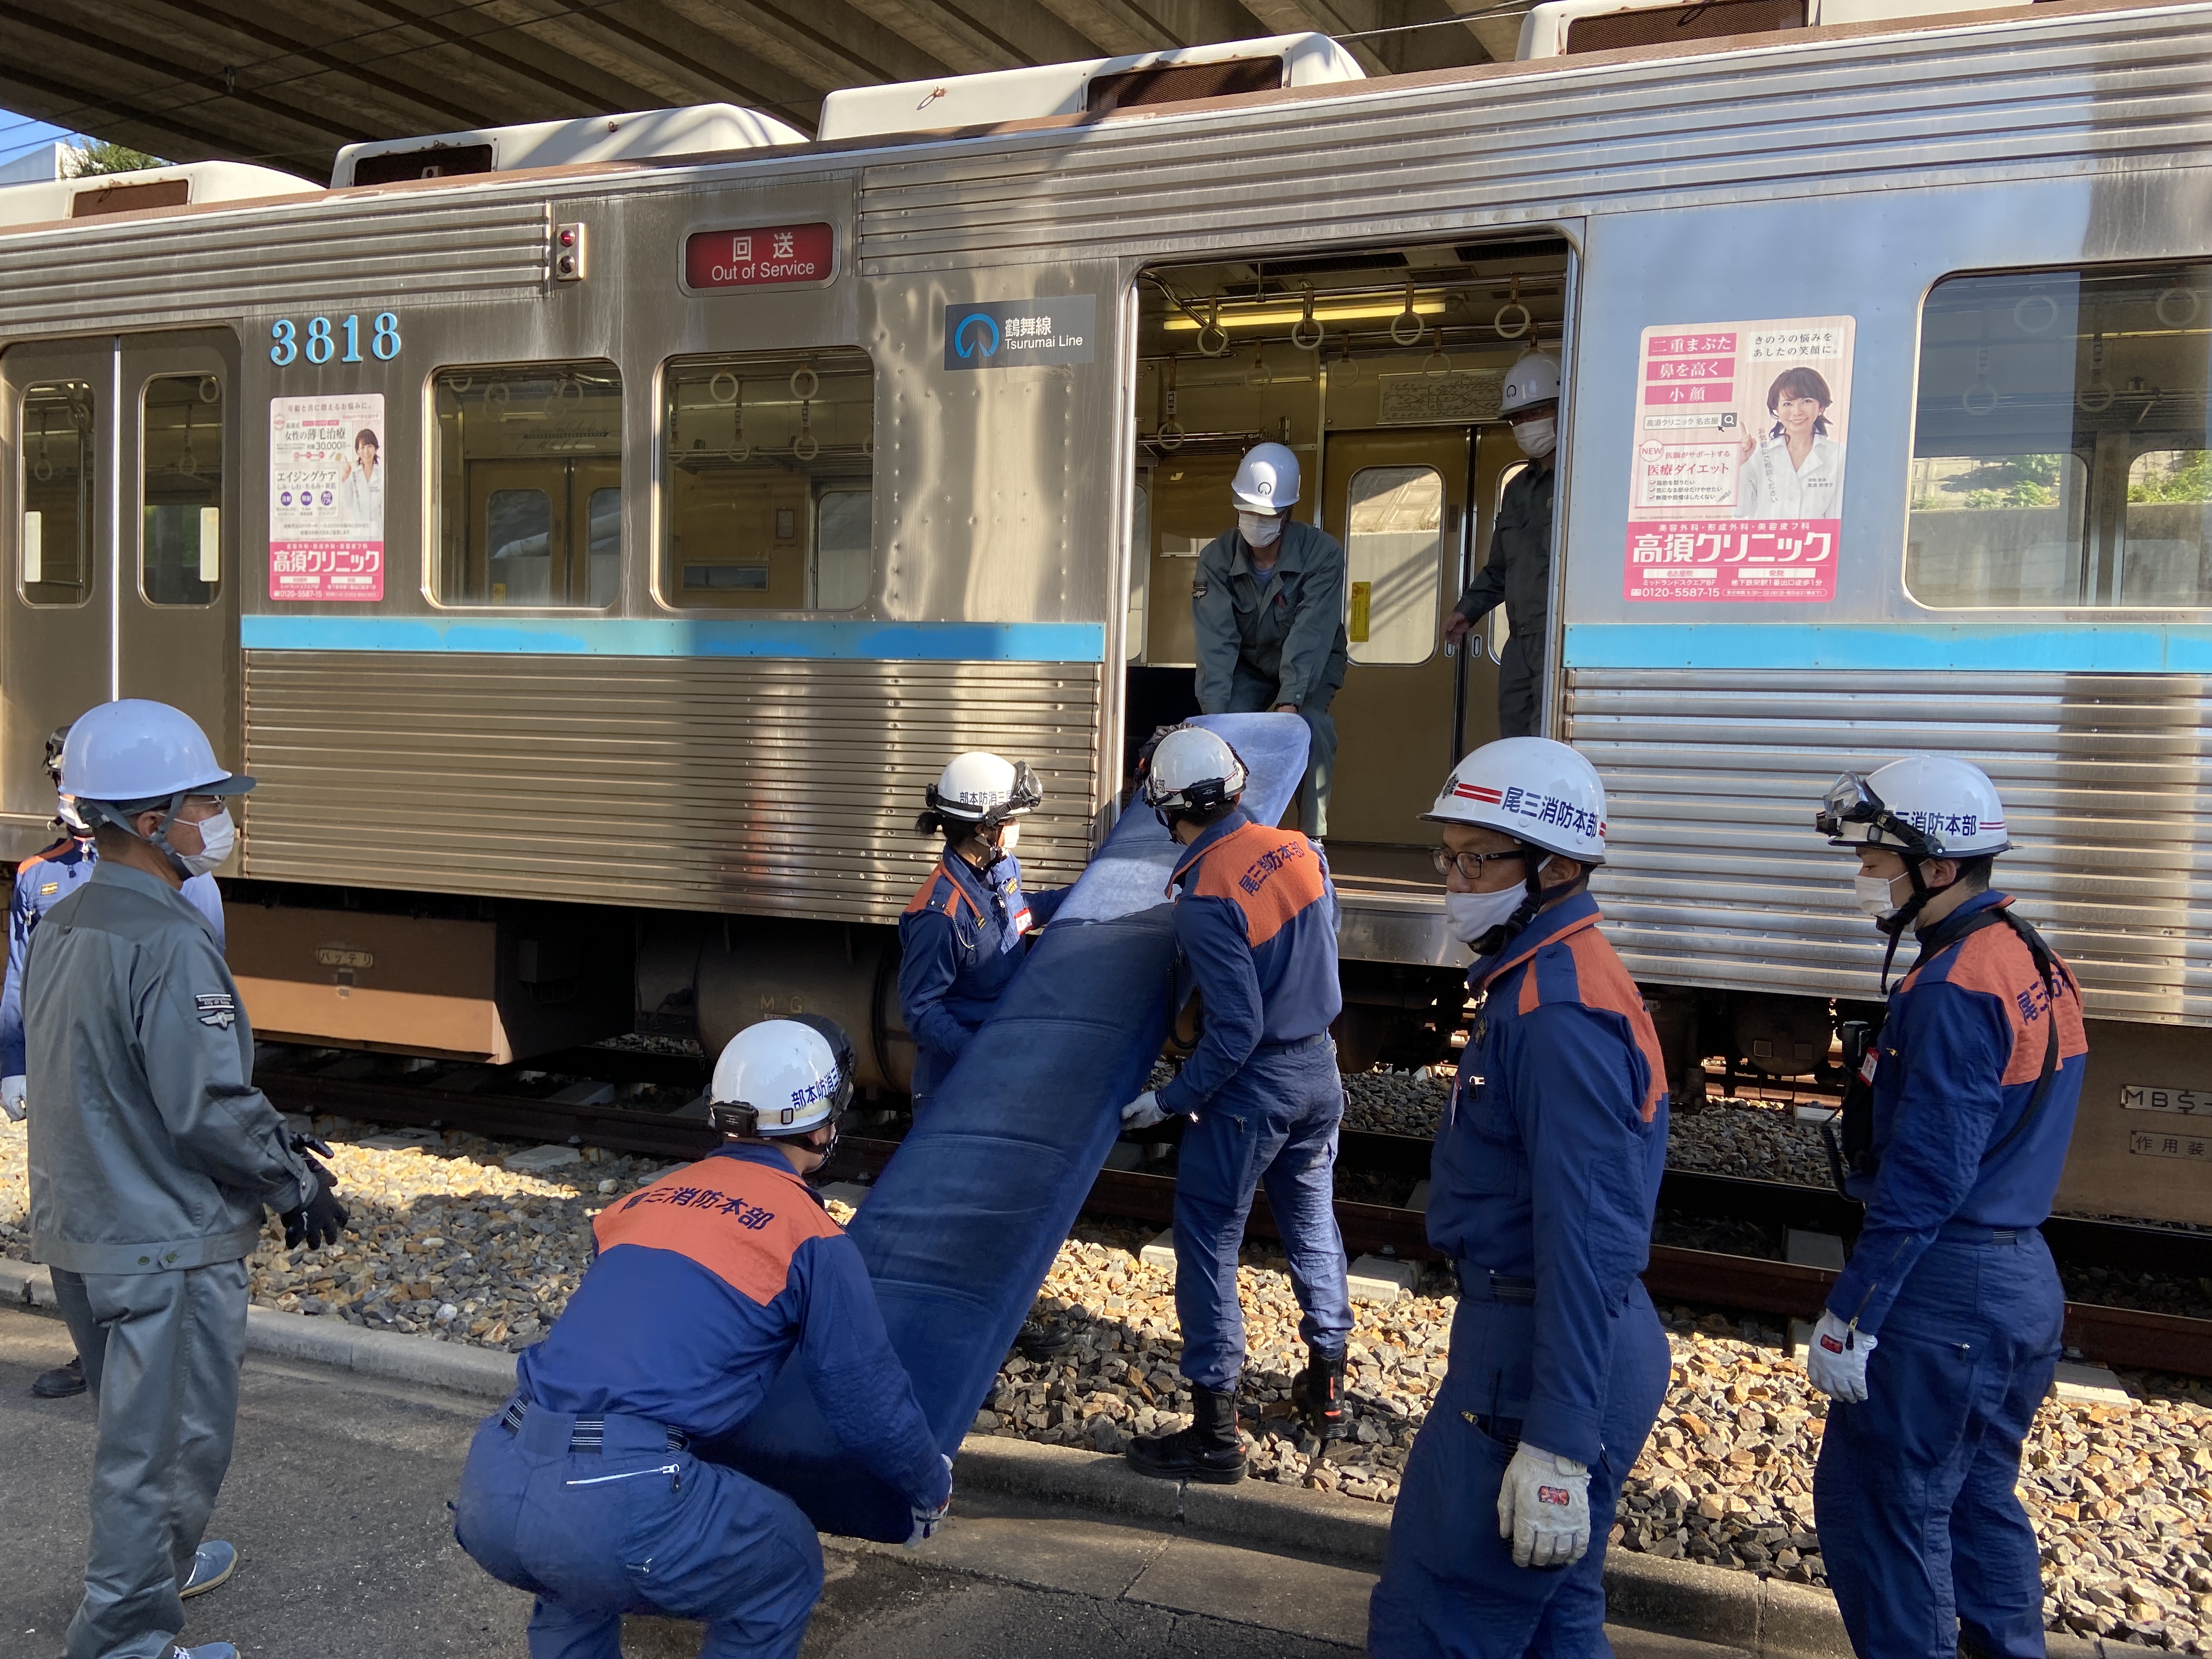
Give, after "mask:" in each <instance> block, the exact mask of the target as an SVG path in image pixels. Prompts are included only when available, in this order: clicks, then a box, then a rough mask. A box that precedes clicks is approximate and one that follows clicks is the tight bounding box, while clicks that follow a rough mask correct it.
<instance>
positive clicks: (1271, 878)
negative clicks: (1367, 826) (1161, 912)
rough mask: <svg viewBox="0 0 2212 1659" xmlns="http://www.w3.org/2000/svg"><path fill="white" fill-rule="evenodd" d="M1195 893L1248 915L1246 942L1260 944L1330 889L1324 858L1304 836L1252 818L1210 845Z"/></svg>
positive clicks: (1245, 915) (1252, 944)
mask: <svg viewBox="0 0 2212 1659" xmlns="http://www.w3.org/2000/svg"><path fill="white" fill-rule="evenodd" d="M1190 890H1191V893H1192V896H1194V897H1202V898H1225V899H1227V900H1228V901H1229V902H1231V903H1232V904H1234V905H1235V906H1236V907H1237V909H1238V910H1239V911H1240V912H1241V913H1242V914H1243V917H1244V939H1245V942H1246V943H1247V944H1249V945H1251V946H1252V947H1253V948H1254V949H1255V950H1256V949H1258V948H1259V947H1260V946H1261V945H1265V944H1266V943H1267V941H1268V940H1269V939H1273V938H1274V936H1275V935H1276V934H1278V933H1281V932H1282V931H1283V929H1284V928H1285V927H1288V926H1289V925H1290V923H1291V918H1292V917H1294V916H1297V915H1299V914H1300V913H1301V912H1302V911H1304V910H1307V909H1310V908H1312V907H1313V906H1314V905H1316V904H1318V903H1319V902H1321V901H1322V897H1323V896H1325V894H1326V893H1327V890H1328V889H1327V885H1326V878H1324V877H1323V876H1322V869H1321V860H1320V859H1318V858H1317V857H1316V856H1315V854H1314V849H1313V846H1312V844H1311V843H1310V842H1308V841H1307V840H1306V838H1305V837H1304V836H1301V835H1297V834H1289V835H1285V833H1284V832H1283V831H1282V830H1280V829H1269V828H1267V827H1266V826H1265V825H1262V824H1257V823H1248V824H1246V825H1245V826H1244V827H1243V829H1239V830H1237V832H1236V833H1235V834H1234V835H1229V836H1223V837H1222V838H1221V839H1220V840H1219V841H1218V842H1214V844H1213V845H1212V846H1211V847H1209V848H1206V854H1205V861H1204V862H1203V863H1202V864H1201V865H1200V866H1199V872H1198V879H1197V881H1195V882H1194V883H1193V884H1192V885H1191V889H1190Z"/></svg>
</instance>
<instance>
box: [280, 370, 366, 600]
mask: <svg viewBox="0 0 2212 1659" xmlns="http://www.w3.org/2000/svg"><path fill="white" fill-rule="evenodd" d="M269 597H270V599H354V600H360V601H363V602H367V601H371V600H375V599H382V598H383V597H384V396H383V394H382V393H381V392H356V393H351V394H349V395H348V396H345V397H340V398H270V400H269Z"/></svg>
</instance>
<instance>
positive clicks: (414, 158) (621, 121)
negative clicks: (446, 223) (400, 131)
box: [331, 104, 806, 190]
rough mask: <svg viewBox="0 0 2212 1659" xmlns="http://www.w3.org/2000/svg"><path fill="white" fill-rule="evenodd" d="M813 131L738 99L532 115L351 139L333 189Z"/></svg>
mask: <svg viewBox="0 0 2212 1659" xmlns="http://www.w3.org/2000/svg"><path fill="white" fill-rule="evenodd" d="M805 142H806V135H805V133H803V132H801V131H799V129H798V128H796V127H793V126H789V125H786V124H785V123H783V122H781V121H779V120H776V119H775V118H774V117H772V116H767V115H763V114H761V113H760V112H758V111H757V110H750V109H740V108H738V106H737V105H735V104H693V105H690V106H688V107H686V108H683V109H648V110H638V111H635V112H632V113H630V114H627V115H592V116H586V118H583V119H581V120H577V121H532V122H528V123H526V124H525V125H521V126H513V127H479V128H477V129H476V130H475V131H471V132H441V133H436V134H434V135H432V136H430V137H422V138H388V139H384V140H380V142H378V143H373V144H348V145H347V146H346V147H345V148H344V149H342V150H340V151H339V152H338V159H337V166H336V167H333V168H332V169H331V188H332V189H336V190H342V189H343V188H344V187H345V186H347V185H389V184H398V183H403V182H405V181H408V180H411V179H443V178H449V177H451V176H453V174H455V173H513V172H514V171H516V170H517V169H519V168H522V167H574V166H576V165H578V164H580V163H584V162H591V161H650V160H652V159H653V158H654V157H657V156H663V155H713V154H714V153H716V152H718V151H723V150H733V149H771V148H773V147H775V146H776V145H779V144H803V143H805Z"/></svg>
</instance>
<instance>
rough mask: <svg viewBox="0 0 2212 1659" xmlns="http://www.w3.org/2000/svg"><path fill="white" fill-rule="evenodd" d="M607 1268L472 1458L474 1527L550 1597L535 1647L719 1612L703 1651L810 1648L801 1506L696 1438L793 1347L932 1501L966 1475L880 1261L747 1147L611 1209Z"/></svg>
mask: <svg viewBox="0 0 2212 1659" xmlns="http://www.w3.org/2000/svg"><path fill="white" fill-rule="evenodd" d="M592 1232H593V1235H594V1237H595V1241H596V1243H597V1245H598V1249H599V1255H598V1256H597V1259H596V1260H594V1261H593V1262H592V1267H591V1269H590V1271H589V1272H587V1273H586V1274H585V1275H584V1282H583V1283H582V1284H581V1285H578V1286H577V1288H576V1293H575V1294H574V1296H572V1297H569V1298H568V1308H567V1310H565V1311H564V1312H563V1313H562V1316H561V1317H560V1318H559V1320H558V1321H556V1322H555V1324H554V1327H553V1329H552V1331H551V1333H550V1334H549V1335H548V1336H547V1337H546V1339H545V1340H544V1341H543V1342H541V1343H539V1344H538V1346H536V1347H533V1348H531V1349H529V1350H528V1351H527V1352H525V1353H524V1354H523V1356H522V1358H521V1359H520V1361H518V1362H517V1364H516V1366H515V1370H516V1373H517V1380H518V1384H519V1386H518V1388H517V1390H516V1393H515V1395H514V1398H513V1401H509V1402H508V1405H507V1408H506V1410H504V1411H503V1412H501V1413H500V1414H499V1415H497V1416H495V1417H489V1418H487V1419H484V1422H483V1426H482V1427H481V1428H479V1429H478V1430H477V1436H476V1439H475V1441H474V1443H472V1444H471V1446H470V1448H469V1458H468V1466H467V1468H466V1469H465V1471H464V1472H463V1474H462V1476H461V1490H460V1495H459V1500H458V1501H457V1502H456V1504H455V1505H454V1535H455V1537H457V1538H458V1539H459V1541H460V1545H461V1547H462V1548H463V1549H465V1550H466V1551H467V1552H468V1553H469V1554H470V1555H471V1556H472V1557H473V1558H474V1559H476V1561H477V1565H480V1566H482V1567H483V1569H484V1571H487V1572H489V1573H490V1574H491V1575H492V1577H495V1578H497V1579H498V1580H500V1581H501V1583H507V1584H512V1585H513V1586H515V1587H516V1588H517V1589H525V1590H528V1591H530V1592H531V1593H532V1595H535V1596H536V1597H537V1598H538V1605H537V1607H536V1609H535V1611H534V1612H533V1613H532V1615H531V1620H530V1652H531V1656H532V1659H621V1652H622V1648H621V1639H620V1638H621V1634H622V1616H623V1613H652V1612H657V1613H664V1614H667V1615H671V1616H673V1617H676V1618H679V1619H697V1620H704V1621H705V1623H706V1626H707V1640H706V1645H705V1646H704V1647H702V1649H701V1650H700V1653H701V1659H737V1656H738V1655H741V1654H742V1655H745V1656H749V1659H750V1656H762V1659H770V1656H789V1655H792V1654H795V1653H797V1652H798V1651H799V1642H800V1640H801V1638H804V1637H805V1633H806V1621H807V1618H808V1616H809V1614H810V1613H812V1611H813V1608H814V1602H815V1600H816V1598H817V1596H818V1595H820V1594H821V1589H822V1550H821V1546H820V1544H819V1543H818V1541H817V1540H816V1537H815V1534H814V1528H812V1527H811V1525H810V1524H808V1522H807V1521H806V1518H805V1516H803V1515H801V1514H800V1513H799V1506H798V1505H797V1504H793V1502H792V1501H791V1499H790V1498H787V1497H785V1496H784V1495H783V1494H782V1493H781V1492H775V1491H773V1490H771V1489H770V1488H769V1487H767V1486H762V1485H760V1484H759V1483H758V1482H757V1481H755V1480H751V1479H750V1478H749V1477H747V1476H746V1475H744V1474H739V1473H738V1471H737V1470H735V1469H733V1468H726V1467H724V1466H722V1465H720V1464H715V1463H708V1462H702V1461H701V1460H699V1459H698V1458H696V1457H695V1456H693V1455H691V1453H690V1450H689V1449H688V1445H689V1443H690V1442H692V1441H702V1440H714V1439H716V1438H718V1437H722V1436H726V1435H728V1434H730V1433H732V1432H733V1431H735V1430H736V1429H738V1427H739V1426H740V1425H742V1424H743V1423H744V1421H745V1419H747V1418H749V1417H750V1416H751V1415H752V1413H753V1412H754V1411H755V1410H756V1409H757V1407H759V1405H760V1402H761V1400H762V1398H763V1395H766V1394H767V1392H768V1389H769V1384H770V1383H773V1382H774V1381H775V1376H776V1374H777V1373H778V1372H779V1371H781V1370H782V1369H783V1366H784V1364H785V1363H786V1361H787V1360H788V1359H790V1358H792V1357H793V1352H794V1351H796V1352H797V1355H798V1358H799V1360H800V1362H801V1363H803V1364H805V1367H806V1370H807V1376H808V1379H809V1381H810V1382H811V1383H812V1385H813V1390H814V1397H815V1399H816V1400H817V1401H818V1402H819V1403H820V1406H821V1407H822V1412H823V1416H824V1417H825V1418H827V1419H828V1420H829V1429H830V1431H831V1432H832V1433H834V1434H835V1435H836V1437H837V1439H838V1441H839V1442H840V1443H842V1445H844V1446H845V1447H847V1448H848V1449H850V1450H851V1451H852V1452H853V1453H854V1455H857V1456H858V1457H860V1458H861V1459H862V1460H863V1461H865V1462H866V1464H867V1466H868V1468H870V1470H871V1471H872V1473H874V1474H876V1475H877V1476H878V1477H879V1478H880V1479H881V1480H884V1481H885V1482H886V1483H888V1484H889V1485H890V1486H891V1487H893V1488H894V1489H895V1490H896V1491H899V1492H904V1493H905V1494H906V1495H907V1498H908V1501H909V1502H910V1503H911V1504H914V1505H915V1506H916V1507H917V1508H936V1507H938V1506H939V1505H941V1504H943V1503H944V1501H945V1498H946V1496H947V1494H948V1493H949V1492H950V1491H951V1476H950V1475H949V1474H947V1473H946V1470H945V1462H944V1460H943V1458H942V1457H941V1456H940V1455H939V1452H938V1446H937V1442H936V1439H935V1438H934V1437H933V1436H932V1434H931V1433H930V1431H929V1425H928V1424H927V1422H925V1421H924V1420H923V1418H922V1414H921V1407H920V1406H919V1405H918V1404H917V1403H916V1402H915V1396H914V1386H913V1383H911V1382H910V1381H909V1379H908V1376H907V1373H906V1368H905V1367H904V1366H903V1365H902V1364H900V1363H899V1358H898V1356H897V1354H896V1352H893V1350H892V1348H891V1346H890V1338H889V1337H888V1336H887V1335H886V1334H885V1333H884V1318H883V1313H882V1310H880V1309H879V1308H878V1306H877V1304H876V1295H875V1290H874V1287H873V1286H872V1285H871V1284H870V1283H869V1281H868V1275H867V1271H866V1268H865V1267H862V1265H861V1262H860V1251H859V1249H856V1248H855V1247H854V1244H853V1242H852V1241H851V1240H850V1239H848V1238H847V1237H845V1235H844V1232H843V1231H842V1229H841V1228H839V1226H838V1225H837V1224H836V1222H835V1221H832V1220H831V1219H830V1218H829V1214H828V1212H826V1211H824V1210H823V1206H822V1200H820V1199H819V1198H817V1196H816V1195H815V1194H814V1193H813V1191H812V1190H811V1188H809V1187H808V1186H807V1185H806V1183H805V1182H803V1181H801V1180H800V1179H799V1177H798V1176H796V1175H795V1174H793V1171H792V1168H791V1165H790V1164H788V1163H787V1162H786V1161H785V1159H784V1157H783V1155H782V1154H781V1152H777V1151H775V1149H773V1148H772V1147H768V1146H757V1145H754V1146H748V1145H743V1144H731V1145H728V1146H723V1147H722V1148H721V1149H720V1150H719V1151H717V1152H714V1154H712V1155H711V1156H709V1157H708V1158H703V1159H702V1160H701V1161H700V1162H699V1163H696V1164H689V1165H687V1166H685V1167H684V1168H683V1169H680V1170H671V1171H670V1172H669V1173H668V1174H667V1175H665V1176H662V1177H661V1178H660V1179H659V1180H658V1181H656V1182H653V1184H652V1185H651V1186H649V1187H647V1188H643V1189H642V1190H641V1191H639V1192H637V1193H635V1194H632V1195H631V1196H630V1197H629V1198H627V1199H623V1200H620V1201H618V1202H617V1203H614V1204H612V1205H610V1206H608V1207H607V1208H606V1209H605V1210H604V1211H602V1212H600V1214H599V1218H598V1219H597V1220H596V1221H594V1222H593V1223H592Z"/></svg>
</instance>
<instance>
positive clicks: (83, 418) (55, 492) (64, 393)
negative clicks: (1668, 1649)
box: [19, 380, 95, 605]
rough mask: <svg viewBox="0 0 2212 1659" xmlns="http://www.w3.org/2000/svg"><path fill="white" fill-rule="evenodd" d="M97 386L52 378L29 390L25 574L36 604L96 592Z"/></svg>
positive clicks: (74, 601)
mask: <svg viewBox="0 0 2212 1659" xmlns="http://www.w3.org/2000/svg"><path fill="white" fill-rule="evenodd" d="M19 429H20V430H21V433H22V435H23V436H22V443H21V461H22V467H23V523H22V536H21V548H22V568H21V573H20V574H21V580H22V584H23V598H24V599H25V601H26V602H27V603H28V604H31V605H82V604H83V603H84V601H85V600H86V599H88V598H90V597H91V594H92V568H93V567H92V534H93V522H92V520H93V495H92V491H93V434H94V430H95V427H94V402H93V395H92V388H91V386H88V385H87V384H86V383H85V382H84V381H82V380H48V381H45V382H42V383H40V384H39V385H37V386H27V387H26V388H25V389H24V392H23V413H22V423H21V428H19Z"/></svg>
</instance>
